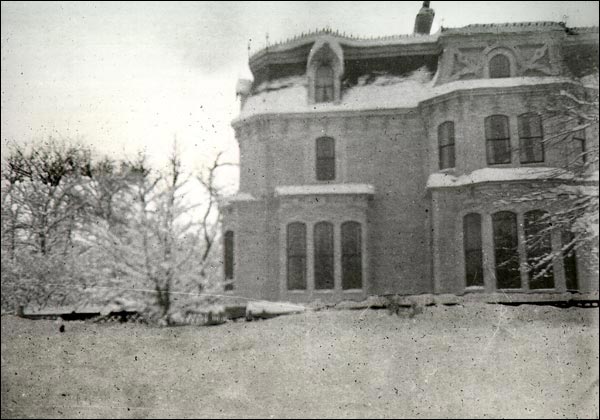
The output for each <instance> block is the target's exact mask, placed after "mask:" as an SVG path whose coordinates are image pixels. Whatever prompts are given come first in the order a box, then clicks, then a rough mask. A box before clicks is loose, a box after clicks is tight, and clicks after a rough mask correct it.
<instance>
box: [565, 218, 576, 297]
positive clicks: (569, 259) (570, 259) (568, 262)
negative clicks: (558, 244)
mask: <svg viewBox="0 0 600 420" xmlns="http://www.w3.org/2000/svg"><path fill="white" fill-rule="evenodd" d="M561 236H562V246H563V250H562V254H563V266H564V268H565V280H566V283H567V284H566V286H567V290H572V291H575V290H579V283H578V279H577V254H576V252H575V235H574V234H573V232H571V231H570V230H564V231H563V232H562V235H561Z"/></svg>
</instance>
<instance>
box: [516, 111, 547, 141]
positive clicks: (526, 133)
mask: <svg viewBox="0 0 600 420" xmlns="http://www.w3.org/2000/svg"><path fill="white" fill-rule="evenodd" d="M518 125H519V137H542V119H541V118H540V116H539V115H538V114H523V115H520V116H519V118H518Z"/></svg>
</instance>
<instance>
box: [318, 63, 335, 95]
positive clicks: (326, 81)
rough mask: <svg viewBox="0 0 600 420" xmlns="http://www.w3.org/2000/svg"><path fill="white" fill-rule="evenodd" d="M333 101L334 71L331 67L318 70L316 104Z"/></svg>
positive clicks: (326, 66)
mask: <svg viewBox="0 0 600 420" xmlns="http://www.w3.org/2000/svg"><path fill="white" fill-rule="evenodd" d="M331 101H333V69H332V68H331V66H329V65H321V66H319V67H318V68H317V72H316V81H315V102H331Z"/></svg>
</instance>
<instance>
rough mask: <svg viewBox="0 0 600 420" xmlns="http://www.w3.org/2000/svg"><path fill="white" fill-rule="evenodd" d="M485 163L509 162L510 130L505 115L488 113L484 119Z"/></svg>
mask: <svg viewBox="0 0 600 420" xmlns="http://www.w3.org/2000/svg"><path fill="white" fill-rule="evenodd" d="M485 141H486V149H487V163H488V164H489V165H497V164H500V163H510V131H509V128H508V117H507V116H506V115H490V116H489V117H487V118H486V119H485Z"/></svg>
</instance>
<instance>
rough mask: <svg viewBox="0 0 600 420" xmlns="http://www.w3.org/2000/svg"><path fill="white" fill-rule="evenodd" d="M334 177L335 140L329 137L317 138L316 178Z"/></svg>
mask: <svg viewBox="0 0 600 420" xmlns="http://www.w3.org/2000/svg"><path fill="white" fill-rule="evenodd" d="M334 179H335V141H334V140H333V139H332V138H331V137H321V138H318V139H317V180H318V181H332V180H334Z"/></svg>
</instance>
